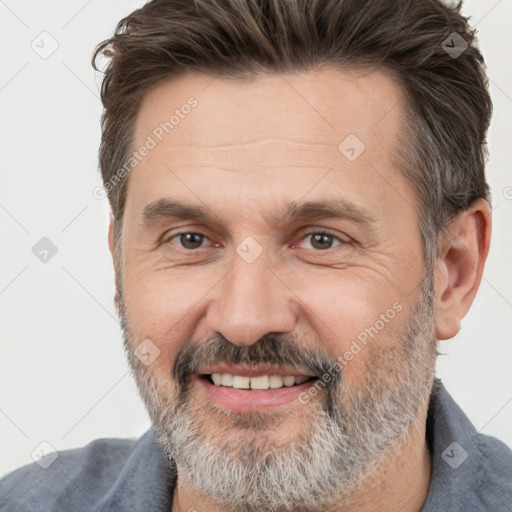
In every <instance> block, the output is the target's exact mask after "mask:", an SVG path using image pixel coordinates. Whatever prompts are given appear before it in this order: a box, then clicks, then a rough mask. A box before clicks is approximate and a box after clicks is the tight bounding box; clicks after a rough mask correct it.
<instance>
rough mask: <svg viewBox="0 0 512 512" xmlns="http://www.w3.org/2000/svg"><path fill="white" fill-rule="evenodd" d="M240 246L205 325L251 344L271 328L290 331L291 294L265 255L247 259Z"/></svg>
mask: <svg viewBox="0 0 512 512" xmlns="http://www.w3.org/2000/svg"><path fill="white" fill-rule="evenodd" d="M249 243H250V242H249ZM249 247H250V246H249ZM244 248H247V246H244V244H243V243H242V244H240V246H239V247H238V251H237V254H236V255H235V257H234V258H233V265H232V267H231V269H230V271H229V272H228V273H227V274H226V275H225V276H224V278H223V279H222V281H221V282H220V283H219V286H218V287H216V288H217V292H216V294H215V295H214V299H213V300H212V303H211V304H210V305H209V310H208V314H207V318H208V326H209V328H210V329H211V330H212V331H215V332H218V333H221V334H222V335H223V336H224V337H225V338H227V339H228V340H229V341H231V342H232V343H234V344H236V345H251V344H253V343H255V342H256V341H258V340H259V339H260V338H261V337H262V336H264V335H265V334H268V333H271V332H272V333H278V332H283V333H284V332H291V331H292V330H293V328H294V325H295V313H294V310H293V305H292V301H291V300H290V299H291V296H292V294H291V293H290V291H289V289H288V288H287V287H286V286H285V285H284V284H283V283H282V282H281V281H280V280H279V279H278V278H277V277H276V276H275V275H274V273H273V272H272V270H271V269H270V268H269V267H270V265H271V263H270V261H269V258H267V257H266V255H265V253H262V254H260V255H259V256H258V257H257V258H256V259H255V260H253V261H251V258H245V256H244V253H243V249H244ZM251 250H252V251H254V247H252V248H250V249H249V251H248V252H250V251H251Z"/></svg>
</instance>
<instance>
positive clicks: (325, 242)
mask: <svg viewBox="0 0 512 512" xmlns="http://www.w3.org/2000/svg"><path fill="white" fill-rule="evenodd" d="M308 238H310V239H311V242H310V245H311V247H306V249H309V248H312V249H315V250H317V251H325V250H327V249H332V248H333V247H335V246H333V243H334V241H338V243H337V245H341V244H342V243H344V241H343V240H341V239H340V238H339V237H338V236H335V235H333V234H331V233H328V232H324V231H313V232H311V233H307V234H306V235H305V236H304V237H303V238H302V240H306V239H308Z"/></svg>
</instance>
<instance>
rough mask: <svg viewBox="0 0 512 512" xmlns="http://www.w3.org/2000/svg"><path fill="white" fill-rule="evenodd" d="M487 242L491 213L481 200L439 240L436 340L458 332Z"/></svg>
mask: <svg viewBox="0 0 512 512" xmlns="http://www.w3.org/2000/svg"><path fill="white" fill-rule="evenodd" d="M490 241H491V209H490V208H489V204H488V203H487V201H485V200H484V199H478V200H476V201H475V202H474V203H473V204H472V205H471V206H470V208H468V209H467V210H464V211H463V212H461V213H460V214H459V215H458V216H457V217H456V218H455V219H454V220H453V221H452V222H451V224H450V226H449V228H448V230H447V232H446V233H444V234H443V235H442V236H441V239H440V241H439V256H438V259H437V263H436V268H435V270H434V279H435V289H436V291H435V326H436V337H437V339H439V340H447V339H450V338H453V337H454V336H455V335H456V334H457V333H458V332H459V330H460V322H461V320H462V319H463V318H464V317H465V316H466V314H467V312H468V310H469V308H470V307H471V304H472V303H473V300H474V298H475V295H476V292H477V291H478V288H479V286H480V282H481V280H482V273H483V271H484V265H485V260H486V259H487V255H488V253H489V246H490Z"/></svg>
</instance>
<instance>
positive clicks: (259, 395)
mask: <svg viewBox="0 0 512 512" xmlns="http://www.w3.org/2000/svg"><path fill="white" fill-rule="evenodd" d="M195 380H197V382H198V384H199V385H200V387H201V389H202V390H203V391H204V393H206V396H207V397H208V399H209V400H210V401H211V402H214V403H215V404H216V405H218V406H220V407H222V408H223V409H230V410H232V411H237V412H261V411H264V410H270V409H274V408H276V407H279V406H281V405H284V404H289V403H290V402H293V401H294V400H298V398H299V395H300V394H301V393H304V392H305V391H306V390H307V389H308V388H309V387H310V386H312V385H313V384H314V383H315V381H307V382H303V383H302V384H298V385H296V386H290V387H289V388H287V387H282V388H278V389H254V390H249V389H235V388H230V387H228V386H216V385H215V384H212V383H211V382H210V381H209V380H208V379H205V378H204V377H196V379H195Z"/></svg>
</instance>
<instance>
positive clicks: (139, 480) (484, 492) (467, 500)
mask: <svg viewBox="0 0 512 512" xmlns="http://www.w3.org/2000/svg"><path fill="white" fill-rule="evenodd" d="M427 441H428V445H429V448H430V450H431V453H432V461H433V468H432V478H431V482H430V488H429V491H428V496H427V500H426V502H425V504H424V506H423V508H422V511H421V512H443V511H447V512H484V511H485V512H489V511H492V512H512V451H511V450H510V449H509V448H508V447H507V446H506V445H505V444H504V443H502V442H501V441H499V440H498V439H495V438H493V437H490V436H486V435H483V434H479V433H478V432H477V431H476V429H475V427H474V426H473V425H472V424H471V422H470V421H469V419H468V418H467V416H466V415H465V414H464V412H463V411H462V410H461V409H460V407H459V406H458V405H457V404H456V403H455V402H454V401H453V399H452V398H451V396H450V395H449V394H448V392H447V391H446V389H445V388H444V386H443V385H442V383H441V381H440V380H439V379H436V380H435V382H434V388H433V392H432V396H431V400H430V406H429V412H428V419H427ZM57 455H58V457H57V458H56V459H55V460H53V462H52V463H51V464H50V465H49V467H47V468H46V469H43V468H42V467H41V466H40V465H42V466H45V465H47V463H48V462H50V461H51V458H55V454H49V455H46V461H47V462H45V458H43V459H40V460H39V461H38V463H36V462H34V463H32V464H29V465H27V466H24V467H22V468H19V469H17V470H15V471H13V472H12V473H9V474H8V475H7V476H5V477H4V478H3V479H2V480H0V511H1V512H50V511H51V512H93V511H94V512H107V511H109V512H170V511H171V507H172V493H173V490H174V485H175V483H176V468H175V466H174V465H170V466H169V464H168V463H167V461H166V458H165V455H164V452H163V450H162V448H161V446H160V444H159V442H158V438H157V436H156V434H155V431H154V430H153V428H151V429H149V430H148V431H147V432H146V433H145V434H144V435H143V436H142V437H141V438H140V439H139V440H130V439H97V440H95V441H93V442H91V443H89V444H88V445H86V446H84V447H83V448H77V449H73V450H65V451H61V452H58V453H57Z"/></svg>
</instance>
